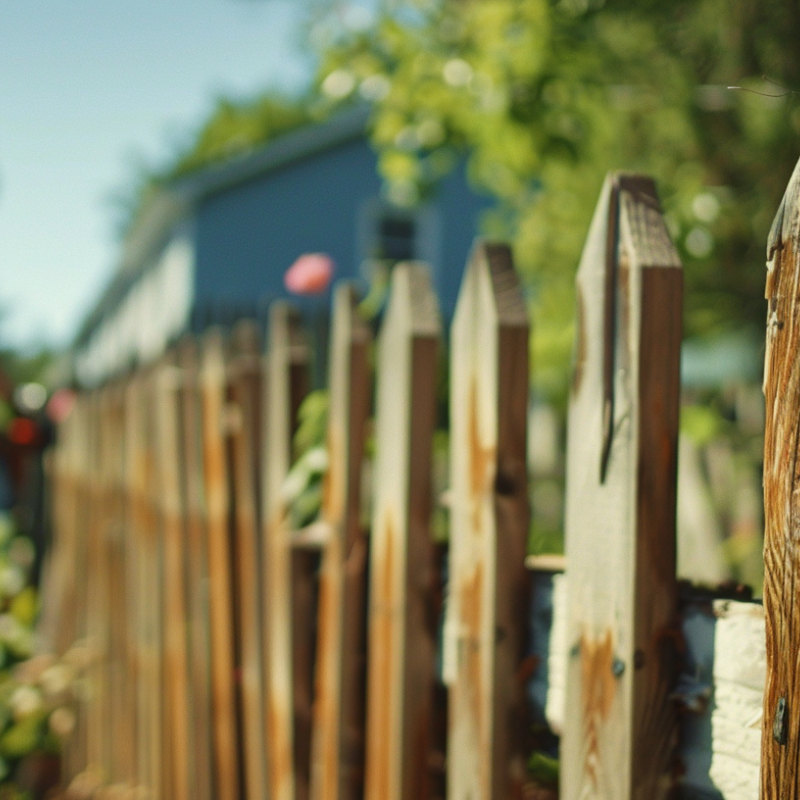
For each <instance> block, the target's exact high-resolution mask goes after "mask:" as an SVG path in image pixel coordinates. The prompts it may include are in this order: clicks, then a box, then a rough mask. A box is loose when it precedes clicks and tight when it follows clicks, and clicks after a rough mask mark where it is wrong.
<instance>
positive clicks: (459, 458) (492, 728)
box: [445, 243, 529, 800]
mask: <svg viewBox="0 0 800 800" xmlns="http://www.w3.org/2000/svg"><path fill="white" fill-rule="evenodd" d="M528 331H529V327H528V318H527V313H526V310H525V304H524V301H523V299H522V293H521V289H520V285H519V281H518V279H517V276H516V274H515V272H514V269H513V265H512V260H511V253H510V251H509V249H508V248H507V247H506V246H504V245H496V244H485V243H478V244H477V245H476V246H475V248H474V249H473V252H472V255H471V256H470V260H469V263H468V265H467V269H466V272H465V274H464V279H463V281H462V284H461V291H460V293H459V297H458V302H457V305H456V311H455V317H454V319H453V326H452V331H451V352H450V487H451V504H450V520H451V524H450V583H449V595H448V596H449V600H448V612H447V621H446V632H445V637H446V642H445V648H446V653H445V660H446V664H445V677H446V680H447V681H448V683H449V684H450V707H449V738H448V759H447V763H448V770H447V781H448V789H447V793H448V797H449V798H450V800H467V798H474V797H481V798H487V800H488V798H498V800H499V798H506V797H513V798H521V797H522V791H523V789H522V787H523V783H524V780H525V760H524V736H525V731H524V716H525V715H524V707H525V701H524V686H523V682H522V679H521V676H520V666H521V664H522V661H523V658H524V635H525V630H526V625H527V622H526V619H527V616H526V609H527V594H528V576H527V574H526V571H525V567H524V561H525V552H526V545H527V537H528V519H529V511H528V483H527V471H526V461H525V458H526V442H527V412H528V361H529V355H528Z"/></svg>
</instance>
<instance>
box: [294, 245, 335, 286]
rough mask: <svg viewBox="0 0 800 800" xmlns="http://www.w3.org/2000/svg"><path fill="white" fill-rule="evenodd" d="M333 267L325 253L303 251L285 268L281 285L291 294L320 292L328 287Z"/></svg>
mask: <svg viewBox="0 0 800 800" xmlns="http://www.w3.org/2000/svg"><path fill="white" fill-rule="evenodd" d="M334 268H335V264H334V262H333V259H332V258H331V257H330V256H329V255H327V254H326V253H305V254H303V255H302V256H300V258H298V259H297V261H295V262H294V264H292V266H291V267H289V269H287V270H286V272H285V274H284V276H283V285H284V286H285V287H286V288H287V289H288V290H289V291H290V292H292V293H293V294H321V293H322V292H324V291H325V290H326V289H327V288H328V285H329V284H330V282H331V278H333V270H334Z"/></svg>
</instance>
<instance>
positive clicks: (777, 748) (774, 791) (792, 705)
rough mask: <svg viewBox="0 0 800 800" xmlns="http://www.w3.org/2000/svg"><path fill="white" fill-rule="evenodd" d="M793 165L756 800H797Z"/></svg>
mask: <svg viewBox="0 0 800 800" xmlns="http://www.w3.org/2000/svg"><path fill="white" fill-rule="evenodd" d="M798 276H800V162H798V166H796V167H795V170H794V173H793V175H792V177H791V179H790V181H789V185H788V186H787V188H786V193H785V195H784V197H783V202H782V203H781V206H780V209H779V211H778V214H777V216H776V217H775V221H774V222H773V224H772V230H771V231H770V236H769V244H768V247H767V285H766V292H765V296H766V298H767V301H768V307H767V347H766V357H765V363H764V397H765V406H766V408H765V410H766V426H765V435H764V517H765V519H764V525H765V528H764V612H765V617H766V635H767V684H766V688H765V692H764V722H763V726H764V727H763V735H762V738H761V795H760V796H761V797H762V798H764V800H779V799H780V800H796V798H798V797H800V683H798V670H797V653H798V650H800V608H798V588H797V586H798V583H800V561H799V560H798V556H799V555H800V548H798V543H797V529H798V524H797V520H798V511H799V510H800V500H798V498H799V497H800V492H798V487H799V486H800V479H799V478H798V469H797V457H798V449H800V446H799V445H798V437H800V419H798V408H800V361H798V349H799V348H800V301H799V298H798V289H797V286H798Z"/></svg>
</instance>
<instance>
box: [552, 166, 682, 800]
mask: <svg viewBox="0 0 800 800" xmlns="http://www.w3.org/2000/svg"><path fill="white" fill-rule="evenodd" d="M682 286H683V283H682V271H681V269H680V261H679V259H678V255H677V253H676V252H675V249H674V247H673V246H672V243H671V241H670V238H669V234H668V233H667V229H666V226H665V224H664V221H663V218H662V216H661V210H660V206H659V203H658V199H657V196H656V191H655V186H654V184H653V182H652V181H651V180H650V179H649V178H645V177H642V176H637V175H622V174H620V175H611V176H609V178H608V179H607V180H606V183H605V185H604V187H603V191H602V194H601V197H600V201H599V203H598V206H597V210H596V211H595V215H594V219H593V221H592V225H591V228H590V231H589V236H588V239H587V242H586V246H585V249H584V252H583V257H582V259H581V264H580V268H579V270H578V276H577V296H578V331H577V347H576V355H575V365H574V374H573V382H572V389H571V397H570V410H569V428H568V446H567V496H566V541H567V575H568V578H569V592H570V599H569V618H568V627H567V643H568V646H569V647H570V651H569V658H568V661H567V685H566V709H565V720H564V736H563V738H562V743H561V748H562V749H561V783H562V785H561V797H562V798H563V800H578V798H583V797H589V796H591V797H603V798H607V800H629V799H630V798H643V799H644V798H648V800H649V799H651V798H661V797H666V796H667V793H668V792H669V789H670V787H671V785H672V782H673V776H672V759H673V749H674V745H675V734H676V726H675V722H676V720H675V712H674V708H673V704H672V702H671V700H670V699H669V693H670V690H671V688H672V680H673V677H674V668H675V664H674V657H673V653H674V649H675V640H676V639H677V635H678V634H677V619H676V617H677V582H676V576H675V494H676V465H677V437H678V409H679V395H680V342H681V301H682Z"/></svg>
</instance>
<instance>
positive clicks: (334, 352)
mask: <svg viewBox="0 0 800 800" xmlns="http://www.w3.org/2000/svg"><path fill="white" fill-rule="evenodd" d="M332 328H333V329H332V334H331V352H330V369H329V371H328V374H329V376H330V412H329V418H328V457H329V466H328V472H327V473H326V476H325V483H324V489H323V509H322V516H323V519H324V521H325V522H326V523H327V524H328V526H329V528H330V536H329V538H328V540H327V542H326V544H325V549H324V552H323V556H322V568H321V574H320V589H319V594H320V597H319V616H318V634H317V666H316V681H315V686H316V694H315V705H314V730H313V744H312V766H311V797H312V800H356V799H357V798H360V797H361V793H362V788H363V758H364V694H365V686H364V684H365V674H364V670H365V660H366V652H365V648H366V642H365V635H366V619H365V618H366V614H365V590H366V586H365V568H366V563H367V539H366V536H365V533H364V530H363V528H362V526H361V521H360V519H359V514H360V510H361V466H362V460H363V456H364V439H365V433H366V431H365V423H366V419H367V415H368V414H369V405H370V378H369V365H368V347H369V341H370V333H369V329H368V327H367V325H366V324H365V323H364V321H363V320H361V319H360V318H359V316H358V312H357V309H356V295H355V291H354V290H353V288H352V287H350V286H347V285H341V286H339V287H337V289H336V291H335V294H334V300H333V325H332Z"/></svg>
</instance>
